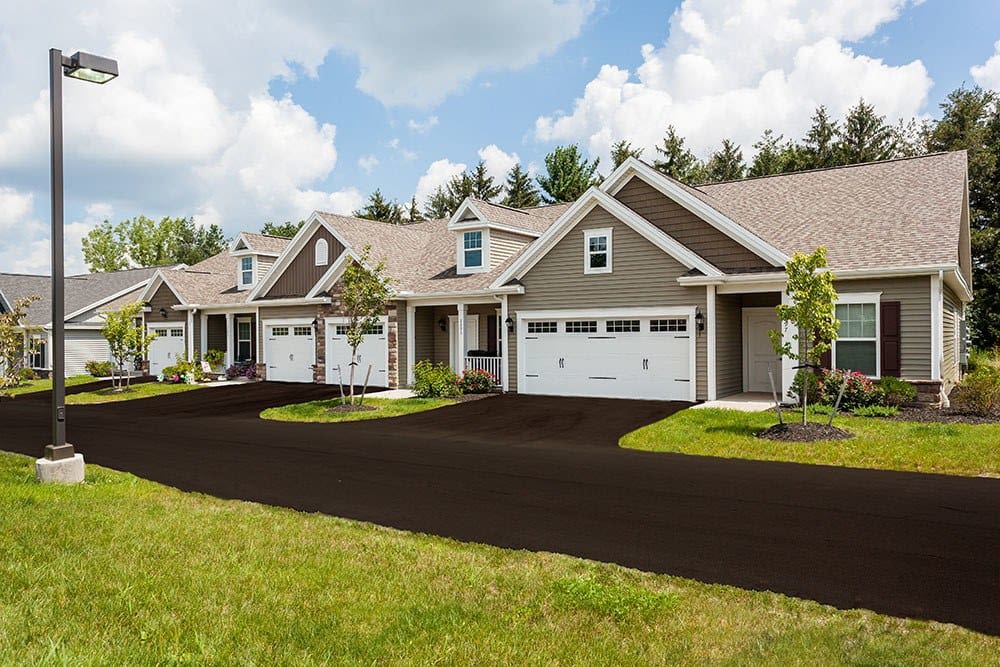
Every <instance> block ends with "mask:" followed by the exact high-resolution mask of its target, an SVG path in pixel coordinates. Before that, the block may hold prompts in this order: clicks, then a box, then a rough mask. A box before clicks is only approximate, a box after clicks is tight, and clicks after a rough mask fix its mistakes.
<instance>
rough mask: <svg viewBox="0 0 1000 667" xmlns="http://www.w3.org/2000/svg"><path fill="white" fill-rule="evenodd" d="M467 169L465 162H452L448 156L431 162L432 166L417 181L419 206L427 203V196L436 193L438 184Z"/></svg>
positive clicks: (415, 193) (442, 183) (444, 182)
mask: <svg viewBox="0 0 1000 667" xmlns="http://www.w3.org/2000/svg"><path fill="white" fill-rule="evenodd" d="M465 170H466V165H465V164H464V163H462V162H452V161H451V160H448V159H447V158H442V159H440V160H435V161H434V162H431V164H430V166H429V167H427V171H426V172H424V175H423V176H421V177H420V179H419V180H418V181H417V189H416V191H415V192H414V196H415V197H416V198H417V204H418V205H419V206H423V205H424V204H426V203H427V198H428V197H430V196H431V195H432V194H434V191H435V190H437V189H438V186H441V185H444V184H446V183H447V182H448V181H450V180H451V179H452V177H453V176H457V175H458V174H461V173H462V172H463V171H465Z"/></svg>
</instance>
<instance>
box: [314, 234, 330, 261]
mask: <svg viewBox="0 0 1000 667" xmlns="http://www.w3.org/2000/svg"><path fill="white" fill-rule="evenodd" d="M315 254H316V266H326V265H327V264H329V263H330V245H329V244H328V243H327V242H326V239H319V240H318V241H316V253H315Z"/></svg>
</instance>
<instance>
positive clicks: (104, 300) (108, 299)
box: [66, 280, 149, 320]
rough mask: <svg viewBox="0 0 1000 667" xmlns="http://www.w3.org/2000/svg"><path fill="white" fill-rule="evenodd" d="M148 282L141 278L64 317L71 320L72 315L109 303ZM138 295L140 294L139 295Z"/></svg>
mask: <svg viewBox="0 0 1000 667" xmlns="http://www.w3.org/2000/svg"><path fill="white" fill-rule="evenodd" d="M148 283H149V281H148V280H143V281H142V282H141V283H136V284H135V285H132V286H131V287H126V288H125V289H123V290H121V291H119V292H115V293H114V294H112V295H110V296H106V297H104V298H102V299H101V300H100V301H95V302H94V303H92V304H90V305H89V306H87V307H86V308H80V309H79V310H75V311H73V312H72V313H70V314H69V315H67V316H66V319H67V320H71V319H73V318H74V317H76V316H77V315H82V314H83V313H85V312H87V311H88V310H94V309H95V308H98V307H100V306H103V305H104V304H106V303H110V302H112V301H114V300H115V299H117V298H119V297H123V296H125V295H126V294H128V293H129V292H134V291H135V290H137V289H139V288H140V287H142V286H144V285H147V284H148ZM140 296H142V295H140ZM138 300H140V301H145V300H146V299H138Z"/></svg>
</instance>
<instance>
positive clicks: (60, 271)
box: [35, 49, 118, 483]
mask: <svg viewBox="0 0 1000 667" xmlns="http://www.w3.org/2000/svg"><path fill="white" fill-rule="evenodd" d="M64 75H65V76H68V77H72V78H74V79H80V80H82V81H90V82H91V83H107V82H108V81H111V79H113V78H115V77H116V76H118V63H117V62H115V61H114V60H111V59H110V58H102V57H101V56H95V55H92V54H89V53H83V52H77V53H75V54H73V55H72V56H69V57H66V56H64V55H63V54H62V51H60V50H59V49H49V108H50V112H51V113H50V117H49V132H50V137H51V157H52V160H51V169H52V444H50V445H47V446H46V447H45V458H41V459H38V461H37V463H36V465H35V472H36V476H37V477H38V479H39V480H41V481H43V482H48V481H52V482H65V483H73V482H82V481H83V456H82V455H80V454H77V453H76V452H74V450H73V445H71V444H68V443H67V442H66V332H65V322H64V319H65V306H66V304H65V301H64V273H65V267H64V265H63V137H62V134H63V123H62V78H63V76H64Z"/></svg>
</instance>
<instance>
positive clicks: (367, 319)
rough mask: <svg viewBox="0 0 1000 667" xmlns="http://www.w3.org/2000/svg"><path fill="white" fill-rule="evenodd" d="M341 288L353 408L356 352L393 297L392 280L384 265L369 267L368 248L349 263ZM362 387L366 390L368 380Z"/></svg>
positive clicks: (369, 253)
mask: <svg viewBox="0 0 1000 667" xmlns="http://www.w3.org/2000/svg"><path fill="white" fill-rule="evenodd" d="M342 284H343V289H342V291H341V295H340V298H341V301H342V302H343V304H344V310H345V312H346V316H347V344H348V345H350V346H351V372H350V380H349V383H350V402H351V405H354V380H355V371H356V370H357V367H358V348H359V347H360V346H361V344H362V343H363V342H364V340H365V335H366V334H367V333H368V331H369V330H370V329H372V328H373V327H375V326H377V325H378V322H379V317H381V316H382V314H383V313H384V312H385V307H386V303H387V302H388V301H389V297H390V296H391V295H392V278H391V277H389V276H388V275H386V273H385V262H383V261H381V260H380V261H378V262H376V263H372V261H371V246H365V247H364V249H363V250H362V252H361V257H360V258H358V261H353V262H351V263H350V264H349V265H348V266H347V268H346V269H345V270H344V277H343V279H342ZM365 385H366V386H365V389H367V380H366V381H365ZM363 395H364V393H363V392H362V396H363Z"/></svg>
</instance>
